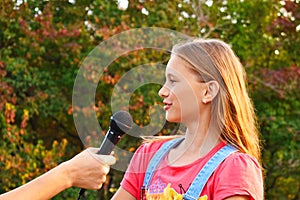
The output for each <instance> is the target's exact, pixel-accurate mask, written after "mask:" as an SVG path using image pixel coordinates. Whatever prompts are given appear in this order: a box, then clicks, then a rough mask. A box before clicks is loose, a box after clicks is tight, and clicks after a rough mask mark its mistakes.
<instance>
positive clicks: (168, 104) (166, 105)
mask: <svg viewBox="0 0 300 200" xmlns="http://www.w3.org/2000/svg"><path fill="white" fill-rule="evenodd" d="M163 103H164V104H165V106H164V110H168V109H169V108H170V107H171V105H172V103H168V102H165V101H164V102H163Z"/></svg>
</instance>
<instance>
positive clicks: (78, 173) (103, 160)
mask: <svg viewBox="0 0 300 200" xmlns="http://www.w3.org/2000/svg"><path fill="white" fill-rule="evenodd" d="M97 151H98V148H88V149H86V150H84V151H83V152H81V153H80V154H78V155H76V156H75V157H74V158H72V159H71V160H68V161H66V162H64V163H62V164H60V165H58V166H57V167H55V168H53V169H51V170H50V171H48V172H46V173H45V174H43V175H41V176H39V177H37V178H36V179H34V180H32V181H30V182H28V183H27V184H25V185H23V186H20V187H18V188H16V189H14V190H12V191H10V192H7V193H5V194H2V195H0V200H9V199H15V200H19V199H31V200H40V199H41V200H42V199H50V198H52V197H53V196H55V195H56V194H58V193H59V192H61V191H63V190H65V189H67V188H69V187H73V186H75V187H80V188H85V189H99V188H101V186H102V183H103V182H104V181H105V179H106V175H107V173H108V172H109V165H112V164H114V163H115V158H114V157H113V156H105V155H97V154H96V152H97Z"/></svg>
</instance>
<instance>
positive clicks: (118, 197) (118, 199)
mask: <svg viewBox="0 0 300 200" xmlns="http://www.w3.org/2000/svg"><path fill="white" fill-rule="evenodd" d="M123 199H126V200H136V198H135V197H134V196H132V195H131V194H130V193H129V192H127V191H126V190H124V189H123V188H122V187H120V188H119V189H118V190H117V192H116V193H115V195H114V196H113V197H112V199H111V200H123Z"/></svg>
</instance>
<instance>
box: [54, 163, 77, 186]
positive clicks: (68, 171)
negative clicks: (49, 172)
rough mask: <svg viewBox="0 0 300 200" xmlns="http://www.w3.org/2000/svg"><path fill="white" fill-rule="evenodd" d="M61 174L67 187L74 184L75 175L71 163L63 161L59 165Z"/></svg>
mask: <svg viewBox="0 0 300 200" xmlns="http://www.w3.org/2000/svg"><path fill="white" fill-rule="evenodd" d="M58 167H59V168H60V175H61V177H62V178H63V182H64V183H65V189H67V188H70V187H72V186H73V184H74V178H73V177H74V176H73V175H72V166H70V165H69V163H68V161H66V162H63V163H61V164H60V165H59V166H58Z"/></svg>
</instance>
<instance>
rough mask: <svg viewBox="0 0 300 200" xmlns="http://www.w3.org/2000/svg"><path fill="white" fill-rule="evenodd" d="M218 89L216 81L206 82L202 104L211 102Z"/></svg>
mask: <svg viewBox="0 0 300 200" xmlns="http://www.w3.org/2000/svg"><path fill="white" fill-rule="evenodd" d="M219 89H220V86H219V83H218V82H217V81H208V82H207V83H206V90H205V93H204V95H203V98H202V102H203V103H204V104H206V103H209V102H211V101H212V100H213V99H214V98H215V97H216V96H217V94H218V92H219Z"/></svg>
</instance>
